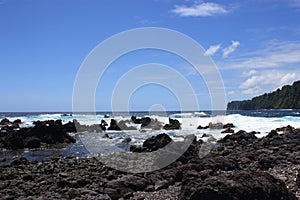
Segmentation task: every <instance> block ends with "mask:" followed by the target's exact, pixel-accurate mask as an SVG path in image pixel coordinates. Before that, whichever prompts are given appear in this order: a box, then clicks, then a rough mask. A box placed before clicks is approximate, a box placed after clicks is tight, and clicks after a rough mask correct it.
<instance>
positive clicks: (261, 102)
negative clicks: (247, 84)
mask: <svg viewBox="0 0 300 200" xmlns="http://www.w3.org/2000/svg"><path fill="white" fill-rule="evenodd" d="M260 109H300V81H296V82H294V83H293V84H292V85H285V86H283V87H282V88H281V89H277V90H276V91H274V92H271V93H268V94H267V93H265V94H263V95H261V96H257V97H254V98H252V99H251V100H244V101H232V102H229V103H228V104H227V110H260Z"/></svg>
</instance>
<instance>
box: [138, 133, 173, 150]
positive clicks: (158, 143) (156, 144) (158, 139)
mask: <svg viewBox="0 0 300 200" xmlns="http://www.w3.org/2000/svg"><path fill="white" fill-rule="evenodd" d="M170 142H172V139H171V138H170V137H169V136H168V135H167V134H165V133H162V134H159V135H157V136H152V137H150V138H148V139H146V140H145V141H144V142H143V147H144V148H146V149H147V151H156V150H158V149H160V148H163V147H164V146H166V145H167V144H169V143H170Z"/></svg>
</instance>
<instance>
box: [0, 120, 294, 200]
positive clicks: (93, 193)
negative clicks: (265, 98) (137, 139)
mask: <svg viewBox="0 0 300 200" xmlns="http://www.w3.org/2000/svg"><path fill="white" fill-rule="evenodd" d="M132 120H133V121H134V120H137V119H136V118H133V119H132ZM19 122H20V121H16V122H9V120H2V121H1V123H2V124H3V125H2V128H1V140H0V141H1V142H0V144H1V149H2V151H4V150H5V149H6V148H11V149H15V144H17V145H19V146H18V148H41V147H43V146H44V145H45V144H51V143H66V144H67V143H70V142H75V139H74V138H73V137H72V136H70V135H69V134H68V132H74V123H76V121H75V122H70V123H66V124H62V123H61V121H42V122H35V126H34V127H33V128H27V129H23V128H19V127H18V126H17V124H18V123H19ZM144 123H148V122H147V120H145V119H144ZM5 124H6V125H8V124H10V126H6V125H5ZM123 124H124V123H123ZM102 125H103V126H104V127H105V126H107V125H105V124H102ZM149 125H150V123H148V126H149ZM157 126H158V123H155V126H154V127H157ZM210 126H211V127H209V126H208V127H207V128H208V129H209V128H215V127H216V126H212V125H210ZM228 126H229V127H228ZM231 126H233V124H232V125H231V124H227V125H226V127H225V126H223V127H222V128H224V127H225V128H226V129H225V130H228V128H231ZM110 127H115V128H116V124H115V122H112V124H110ZM82 128H83V127H82ZM85 128H89V130H92V129H93V127H92V126H88V127H85ZM172 128H173V129H178V128H180V124H179V123H178V121H176V120H169V124H167V125H165V126H164V127H163V129H162V130H161V131H160V132H161V133H160V134H158V135H156V136H152V137H150V138H148V139H146V140H145V141H144V142H143V144H142V145H141V146H136V145H131V146H130V151H129V152H128V153H129V154H134V153H136V154H138V153H141V152H153V151H158V152H160V153H161V154H162V155H163V154H164V153H165V150H164V149H163V147H164V146H166V145H169V144H173V145H174V146H173V148H174V147H175V148H176V147H178V148H180V146H181V142H180V141H173V140H172V138H171V137H169V135H168V134H165V133H164V129H165V130H168V129H172ZM98 130H99V129H98ZM220 131H221V130H220ZM257 134H259V133H257V132H246V131H242V130H240V131H237V132H236V133H231V134H228V135H226V136H225V137H223V138H222V139H219V140H217V141H214V143H213V147H212V149H211V151H210V152H209V153H208V154H207V155H205V156H204V157H201V156H199V155H200V154H199V153H200V151H201V147H203V145H207V144H208V142H207V141H210V139H209V138H213V137H212V136H211V135H209V134H203V135H202V136H201V137H196V136H193V135H191V137H193V142H192V144H191V145H190V146H189V148H188V150H187V151H186V152H185V153H184V154H183V155H181V156H180V157H179V158H178V159H177V160H176V161H175V162H173V163H172V164H170V165H168V166H166V167H164V168H162V169H159V170H156V171H153V172H145V173H136V174H133V173H127V172H122V171H119V170H116V169H112V168H110V167H107V166H106V165H104V164H103V162H101V160H102V159H103V158H101V159H100V158H99V157H98V156H101V155H98V156H96V155H93V156H90V155H86V156H83V157H75V156H67V157H58V156H53V157H52V158H51V159H48V160H43V161H40V162H38V161H29V160H27V159H26V158H24V157H21V156H15V157H13V158H12V159H11V160H9V161H6V162H4V161H5V158H4V159H2V160H1V162H4V164H2V165H1V166H0V169H1V170H0V180H1V182H0V198H1V199H113V200H114V199H135V200H137V199H139V200H141V199H204V200H205V199H216V200H217V199H222V200H223V199H225V200H246V199H257V200H277V199H278V200H297V199H298V200H299V199H300V129H297V128H294V127H292V126H286V127H280V128H277V129H274V130H270V131H269V132H268V134H267V135H266V136H265V137H261V138H258V137H256V135H257ZM107 139H108V140H109V138H107ZM127 142H130V140H129V139H127ZM113 154H114V153H111V154H110V155H111V156H113ZM146 162H148V160H147V159H145V160H144V161H141V162H140V163H136V165H137V167H138V166H142V165H144V164H145V163H146Z"/></svg>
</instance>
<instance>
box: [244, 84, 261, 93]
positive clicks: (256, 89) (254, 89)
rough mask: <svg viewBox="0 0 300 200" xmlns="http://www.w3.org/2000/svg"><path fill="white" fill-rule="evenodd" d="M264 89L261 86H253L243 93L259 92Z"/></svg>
mask: <svg viewBox="0 0 300 200" xmlns="http://www.w3.org/2000/svg"><path fill="white" fill-rule="evenodd" d="M261 91H262V89H261V88H260V87H259V86H255V87H253V88H248V89H246V90H243V91H242V94H251V95H253V94H259V93H260V92H261Z"/></svg>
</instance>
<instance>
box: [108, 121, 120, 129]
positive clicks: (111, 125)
mask: <svg viewBox="0 0 300 200" xmlns="http://www.w3.org/2000/svg"><path fill="white" fill-rule="evenodd" d="M107 130H114V131H120V130H121V128H120V127H119V126H118V124H117V121H116V120H114V119H111V120H110V126H109V127H108V129H107Z"/></svg>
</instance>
